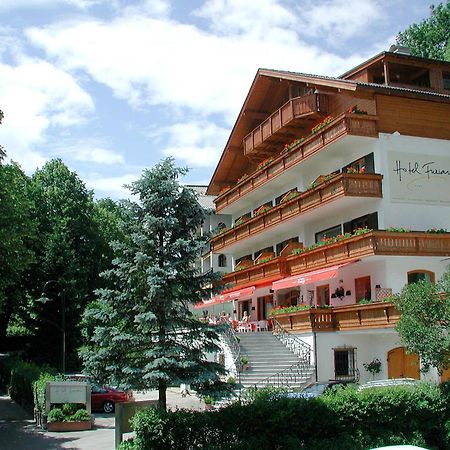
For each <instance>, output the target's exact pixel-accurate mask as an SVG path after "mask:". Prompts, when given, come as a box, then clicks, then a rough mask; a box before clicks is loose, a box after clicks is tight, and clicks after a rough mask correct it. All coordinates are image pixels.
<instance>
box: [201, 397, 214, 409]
mask: <svg viewBox="0 0 450 450" xmlns="http://www.w3.org/2000/svg"><path fill="white" fill-rule="evenodd" d="M203 402H204V403H205V409H206V410H211V409H213V408H214V400H213V398H212V397H211V396H210V395H205V396H204V397H203Z"/></svg>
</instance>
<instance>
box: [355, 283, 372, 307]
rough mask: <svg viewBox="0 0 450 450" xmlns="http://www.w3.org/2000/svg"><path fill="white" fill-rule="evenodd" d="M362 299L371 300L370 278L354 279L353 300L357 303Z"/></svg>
mask: <svg viewBox="0 0 450 450" xmlns="http://www.w3.org/2000/svg"><path fill="white" fill-rule="evenodd" d="M364 299H365V300H371V299H372V289H371V286H370V277H362V278H355V300H356V301H357V302H359V301H360V300H364Z"/></svg>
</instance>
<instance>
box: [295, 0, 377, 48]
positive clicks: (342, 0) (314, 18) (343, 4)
mask: <svg viewBox="0 0 450 450" xmlns="http://www.w3.org/2000/svg"><path fill="white" fill-rule="evenodd" d="M382 1H383V0H364V1H361V0H325V1H322V2H320V3H319V2H317V1H313V0H309V2H303V3H302V5H301V7H299V8H298V10H299V24H298V26H299V27H300V29H301V30H302V33H306V34H307V35H311V36H319V35H320V36H322V37H324V38H325V39H326V40H327V41H328V42H330V43H332V42H335V43H336V45H342V40H347V39H350V38H352V37H358V35H361V34H364V35H365V34H366V33H367V30H368V29H369V28H371V27H374V26H375V22H377V21H380V20H382V19H383V17H384V15H383V11H384V9H385V8H384V7H383V4H382Z"/></svg>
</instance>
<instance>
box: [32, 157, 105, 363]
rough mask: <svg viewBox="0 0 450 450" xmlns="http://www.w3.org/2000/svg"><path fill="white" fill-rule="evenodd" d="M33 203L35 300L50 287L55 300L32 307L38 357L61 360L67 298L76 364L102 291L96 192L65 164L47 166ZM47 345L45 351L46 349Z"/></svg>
mask: <svg viewBox="0 0 450 450" xmlns="http://www.w3.org/2000/svg"><path fill="white" fill-rule="evenodd" d="M31 198H32V199H33V201H34V204H35V212H34V213H35V217H36V221H37V233H38V239H37V240H36V241H35V242H34V246H33V251H34V254H35V259H36V263H35V264H34V266H33V268H32V270H31V271H30V276H29V285H28V291H29V293H30V297H32V298H33V299H35V300H36V299H38V298H39V297H40V296H41V294H42V289H43V287H44V285H45V283H46V282H47V281H49V280H55V281H56V282H57V283H54V284H52V285H51V286H49V291H48V292H46V294H47V296H48V297H50V298H51V299H52V300H54V301H53V302H51V303H47V304H45V305H42V304H40V303H37V302H34V303H33V304H31V305H30V311H31V312H32V315H31V316H30V320H31V323H30V326H31V327H32V328H33V330H34V333H35V336H36V341H35V345H34V348H35V354H37V355H38V356H39V357H40V358H42V359H43V360H44V361H46V362H50V363H53V364H56V363H57V361H58V360H59V356H58V355H59V352H58V351H57V350H56V349H57V348H58V345H60V342H61V338H60V333H61V330H60V329H58V328H59V327H60V324H61V302H60V299H61V296H62V295H65V298H66V322H67V323H66V328H67V351H68V353H69V360H70V359H74V358H76V355H77V347H78V346H80V345H81V340H80V339H81V331H80V317H81V314H82V311H83V310H84V308H85V306H86V304H87V303H88V302H89V301H91V300H92V299H93V291H94V290H95V289H96V288H97V287H98V286H99V273H100V271H101V270H104V268H105V267H104V266H103V267H102V266H101V263H102V261H103V259H102V257H101V247H102V246H104V245H103V244H102V243H101V238H100V233H99V230H98V226H97V224H96V222H95V221H94V219H93V215H94V201H93V194H92V192H91V191H89V190H87V189H86V186H85V185H84V183H83V182H82V181H81V180H80V178H79V177H78V175H77V174H76V173H75V172H71V171H70V170H69V169H68V168H67V166H66V165H65V164H64V163H63V162H62V161H61V160H59V159H55V160H52V161H49V162H48V163H46V164H45V165H44V166H43V168H42V169H40V170H37V171H36V172H35V173H34V175H33V176H32V191H31ZM43 343H44V345H43Z"/></svg>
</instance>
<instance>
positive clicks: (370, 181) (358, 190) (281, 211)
mask: <svg viewBox="0 0 450 450" xmlns="http://www.w3.org/2000/svg"><path fill="white" fill-rule="evenodd" d="M382 178H383V176H382V175H376V174H348V173H345V174H339V175H336V176H335V177H333V178H331V179H330V180H328V181H325V182H324V183H322V184H320V185H319V186H317V187H315V188H314V189H310V190H308V191H306V192H303V193H301V194H300V195H298V196H297V197H295V198H294V199H292V200H289V201H287V202H283V203H280V204H279V205H277V206H275V207H274V208H271V209H269V210H268V211H267V212H265V213H263V214H260V215H258V216H256V217H253V218H251V219H249V220H247V221H246V222H244V223H243V224H241V225H239V226H237V227H235V228H231V229H230V230H228V231H225V232H223V233H221V234H220V235H219V236H216V237H214V238H213V239H212V240H211V249H212V250H213V251H218V250H220V249H222V248H224V247H226V246H228V245H230V244H232V243H234V242H236V241H240V240H242V239H245V238H247V237H249V236H253V235H254V234H256V233H259V232H261V231H263V230H266V229H268V228H271V227H274V226H275V225H277V224H279V223H281V222H283V221H285V220H287V219H291V218H293V217H295V216H298V215H300V214H303V213H305V212H307V211H310V210H311V209H313V208H318V207H320V206H321V205H323V204H325V203H328V202H329V201H331V200H334V199H337V198H340V197H345V196H351V197H356V196H358V197H378V198H381V197H382V189H381V180H382Z"/></svg>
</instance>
